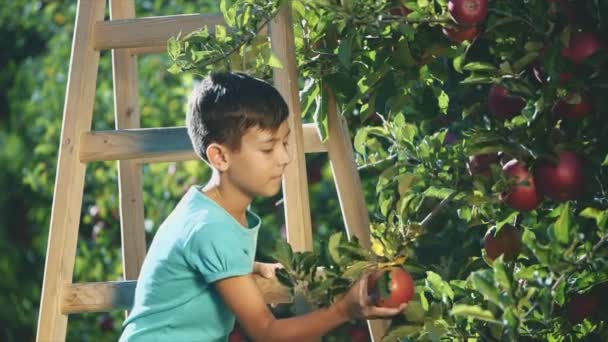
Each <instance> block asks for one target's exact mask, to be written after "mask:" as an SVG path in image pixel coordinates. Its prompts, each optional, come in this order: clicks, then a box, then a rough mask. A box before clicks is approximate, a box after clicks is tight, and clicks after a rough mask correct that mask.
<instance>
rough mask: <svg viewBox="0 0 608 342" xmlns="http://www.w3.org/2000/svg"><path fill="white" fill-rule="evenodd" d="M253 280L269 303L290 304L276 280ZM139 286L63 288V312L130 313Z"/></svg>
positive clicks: (122, 283) (287, 293)
mask: <svg viewBox="0 0 608 342" xmlns="http://www.w3.org/2000/svg"><path fill="white" fill-rule="evenodd" d="M254 278H255V281H256V283H257V285H258V287H259V288H260V291H261V292H262V294H263V295H264V299H265V300H266V303H269V304H271V303H272V304H281V303H290V302H291V300H292V298H291V294H290V291H289V289H288V288H287V287H285V286H283V285H282V284H281V283H279V281H278V280H277V278H270V279H266V278H263V277H260V276H258V275H255V276H254ZM136 285H137V281H135V280H127V281H109V282H97V283H81V284H67V285H66V286H65V287H64V288H63V295H62V304H61V311H62V312H63V313H64V314H66V315H67V314H72V313H82V312H106V311H112V310H128V309H130V308H131V307H132V306H133V296H134V294H135V287H136Z"/></svg>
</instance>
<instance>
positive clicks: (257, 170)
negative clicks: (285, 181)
mask: <svg viewBox="0 0 608 342" xmlns="http://www.w3.org/2000/svg"><path fill="white" fill-rule="evenodd" d="M289 134H290V129H289V126H288V124H287V121H284V122H283V123H282V124H281V125H280V126H279V128H278V129H277V130H276V131H275V132H273V131H263V130H261V129H260V128H259V127H252V128H250V129H248V130H247V131H246V132H245V134H244V135H243V136H242V138H241V148H240V149H239V150H238V151H232V152H231V153H230V154H231V157H230V167H229V168H228V170H227V172H226V176H227V177H228V180H229V181H230V182H231V183H233V184H234V185H235V186H236V187H238V188H240V189H241V190H242V191H244V192H246V193H247V194H248V195H250V196H251V197H252V198H253V197H255V196H264V197H269V196H273V195H276V194H277V193H278V192H279V190H280V189H281V181H282V176H283V171H284V170H285V166H287V164H288V163H289V162H290V161H291V155H290V149H289V146H288V145H287V139H288V137H289Z"/></svg>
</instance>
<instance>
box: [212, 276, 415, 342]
mask: <svg viewBox="0 0 608 342" xmlns="http://www.w3.org/2000/svg"><path fill="white" fill-rule="evenodd" d="M368 277H369V274H368V275H366V276H364V277H361V279H359V280H358V281H357V282H356V283H355V285H353V286H352V287H351V288H350V289H349V290H348V292H347V293H346V294H345V295H344V296H343V297H342V298H341V299H340V300H338V301H337V302H336V303H334V304H333V305H331V306H330V307H329V308H326V309H320V310H316V311H313V312H311V313H308V314H306V315H302V316H299V317H293V318H286V319H276V318H275V317H274V315H273V314H272V312H271V311H270V309H268V307H267V306H266V303H265V302H264V297H263V296H262V293H261V292H260V289H259V288H258V286H257V284H256V283H255V280H253V277H252V276H251V275H245V276H238V277H232V278H225V279H223V280H218V281H217V282H215V283H214V284H215V286H216V288H217V290H218V292H219V293H220V295H221V296H222V298H223V299H224V302H225V303H226V304H227V305H228V306H229V307H230V309H232V312H234V314H235V315H236V317H237V318H238V320H239V322H240V323H241V325H242V326H243V327H244V328H245V330H246V331H247V333H248V334H249V336H250V337H251V338H253V339H254V340H255V341H264V342H266V341H272V342H283V341H288V342H299V341H304V342H308V341H313V340H316V339H319V338H320V337H322V336H324V335H326V334H327V333H328V332H329V331H330V330H332V329H334V328H336V327H337V326H338V325H340V324H342V323H345V322H347V321H348V320H351V319H355V318H366V319H370V318H388V317H392V316H395V315H397V314H399V313H400V312H402V311H403V309H405V307H406V304H402V305H401V306H400V307H399V308H380V307H376V306H373V304H372V299H371V298H370V297H369V296H368V295H367V278H368Z"/></svg>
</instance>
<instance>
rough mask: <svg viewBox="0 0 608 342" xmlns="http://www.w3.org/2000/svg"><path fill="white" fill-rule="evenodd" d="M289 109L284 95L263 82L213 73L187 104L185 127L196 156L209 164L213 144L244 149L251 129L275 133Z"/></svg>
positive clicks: (235, 74) (236, 74)
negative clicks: (242, 147) (208, 155)
mask: <svg viewBox="0 0 608 342" xmlns="http://www.w3.org/2000/svg"><path fill="white" fill-rule="evenodd" d="M288 115H289V109H288V107H287V104H286V103H285V100H283V97H281V94H279V92H278V91H277V89H276V88H274V87H273V86H272V85H270V84H268V83H266V82H265V81H263V80H261V79H257V78H254V77H251V76H249V75H247V74H243V73H238V72H221V73H212V74H210V75H209V76H207V77H206V78H205V79H203V81H202V82H201V83H200V84H199V85H198V86H196V88H195V89H194V90H193V91H192V94H191V95H190V99H189V101H188V112H187V115H186V124H187V126H188V135H189V136H190V141H192V147H194V151H195V152H196V154H197V155H198V156H199V157H200V158H201V159H203V160H206V161H208V159H207V155H206V152H205V151H206V150H207V146H209V145H210V144H211V143H219V144H225V145H226V146H228V147H229V148H230V149H232V150H235V151H236V150H238V149H239V148H240V147H241V137H242V136H243V135H244V134H245V131H247V129H249V128H251V127H256V126H258V127H259V128H260V129H262V130H272V131H275V130H277V129H278V128H279V126H280V125H281V124H282V123H283V122H284V121H285V119H287V116H288Z"/></svg>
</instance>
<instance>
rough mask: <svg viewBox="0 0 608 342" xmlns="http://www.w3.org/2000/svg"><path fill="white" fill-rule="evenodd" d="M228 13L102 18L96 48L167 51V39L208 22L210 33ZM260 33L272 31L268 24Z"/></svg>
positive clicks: (142, 52) (97, 31) (97, 32)
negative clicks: (269, 29)
mask: <svg viewBox="0 0 608 342" xmlns="http://www.w3.org/2000/svg"><path fill="white" fill-rule="evenodd" d="M225 24H226V23H225V21H224V16H223V15H222V14H219V13H215V14H180V15H168V16H161V17H141V18H129V19H116V20H110V21H100V22H98V23H96V25H95V48H96V49H98V50H105V49H129V53H130V54H133V55H139V54H149V53H161V52H166V51H167V40H168V39H169V38H171V37H176V36H177V35H178V34H179V33H180V32H181V33H182V36H185V35H186V34H188V33H190V32H193V31H196V30H198V29H200V28H201V27H203V26H207V27H208V29H209V32H210V33H213V32H214V31H215V26H217V25H225ZM260 34H262V35H265V34H268V29H267V28H266V27H262V28H260Z"/></svg>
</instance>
